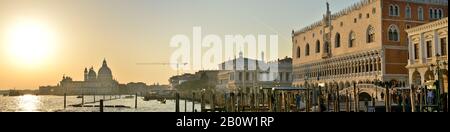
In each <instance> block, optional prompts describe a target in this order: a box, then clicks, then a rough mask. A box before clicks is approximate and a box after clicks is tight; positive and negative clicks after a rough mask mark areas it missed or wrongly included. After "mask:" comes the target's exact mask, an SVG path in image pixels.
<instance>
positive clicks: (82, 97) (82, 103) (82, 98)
mask: <svg viewBox="0 0 450 132" xmlns="http://www.w3.org/2000/svg"><path fill="white" fill-rule="evenodd" d="M81 105H82V106H83V105H84V95H81Z"/></svg>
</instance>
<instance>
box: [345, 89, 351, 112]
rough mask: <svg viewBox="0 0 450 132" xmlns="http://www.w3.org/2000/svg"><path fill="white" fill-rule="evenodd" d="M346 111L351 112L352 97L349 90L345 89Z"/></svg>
mask: <svg viewBox="0 0 450 132" xmlns="http://www.w3.org/2000/svg"><path fill="white" fill-rule="evenodd" d="M345 92H346V93H345V111H347V112H350V99H349V98H350V97H349V94H348V90H345Z"/></svg>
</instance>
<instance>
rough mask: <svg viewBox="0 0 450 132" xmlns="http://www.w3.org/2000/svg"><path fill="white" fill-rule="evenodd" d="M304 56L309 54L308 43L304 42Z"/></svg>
mask: <svg viewBox="0 0 450 132" xmlns="http://www.w3.org/2000/svg"><path fill="white" fill-rule="evenodd" d="M305 56H309V44H306V47H305Z"/></svg>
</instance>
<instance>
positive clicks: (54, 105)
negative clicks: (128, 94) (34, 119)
mask: <svg viewBox="0 0 450 132" xmlns="http://www.w3.org/2000/svg"><path fill="white" fill-rule="evenodd" d="M103 98H105V99H109V98H110V97H109V96H106V97H103V96H96V101H98V100H99V99H103ZM84 101H85V102H92V101H94V97H92V96H86V97H85V100H84ZM80 103H81V99H80V98H77V97H76V96H67V108H66V109H64V97H63V96H35V95H24V96H0V112H54V111H62V112H98V111H99V108H88V107H83V108H79V107H70V105H73V104H80ZM98 104H99V103H95V105H98ZM134 104H135V103H134V98H130V99H124V98H122V99H117V100H111V101H105V102H104V105H124V106H128V107H130V108H105V109H104V111H105V112H174V111H175V101H174V100H167V102H166V104H162V103H160V102H159V101H156V100H150V101H143V99H142V98H141V97H139V98H138V108H137V109H135V108H134ZM90 105H91V104H90ZM206 108H208V106H206ZM195 109H196V110H197V111H200V104H198V103H196V104H195ZM184 110H186V111H187V112H192V102H190V101H188V102H187V103H186V109H185V103H184V100H180V111H183V112H184Z"/></svg>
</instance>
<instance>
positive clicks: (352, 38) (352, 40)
mask: <svg viewBox="0 0 450 132" xmlns="http://www.w3.org/2000/svg"><path fill="white" fill-rule="evenodd" d="M355 41H356V34H355V32H353V31H350V33H349V35H348V47H349V48H351V47H353V46H354V45H355Z"/></svg>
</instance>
